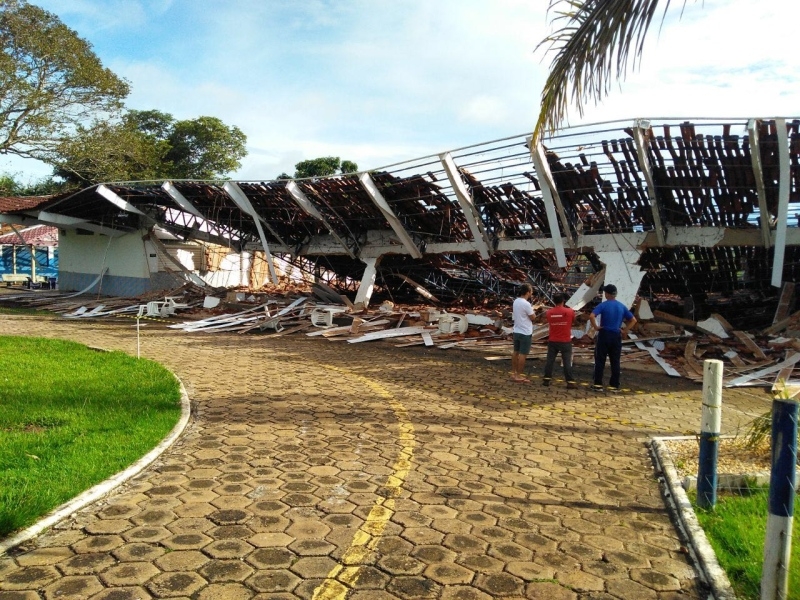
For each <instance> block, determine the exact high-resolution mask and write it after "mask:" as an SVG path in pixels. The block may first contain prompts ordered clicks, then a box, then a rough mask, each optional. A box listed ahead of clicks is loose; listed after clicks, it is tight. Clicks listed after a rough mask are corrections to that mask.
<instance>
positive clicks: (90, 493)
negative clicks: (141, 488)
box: [0, 365, 191, 556]
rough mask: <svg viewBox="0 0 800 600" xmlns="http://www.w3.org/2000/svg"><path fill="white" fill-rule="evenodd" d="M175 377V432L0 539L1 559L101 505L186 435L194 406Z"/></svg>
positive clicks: (173, 430)
mask: <svg viewBox="0 0 800 600" xmlns="http://www.w3.org/2000/svg"><path fill="white" fill-rule="evenodd" d="M162 366H163V365H162ZM164 368H166V367H164ZM170 372H171V371H170ZM172 376H173V377H175V379H176V380H177V381H178V384H179V385H180V391H181V417H180V419H178V422H177V423H176V424H175V427H173V428H172V431H170V432H169V434H168V435H167V437H165V438H164V439H163V440H161V442H159V444H158V445H157V446H156V447H155V448H153V449H152V450H151V451H150V452H148V453H147V454H145V455H144V456H143V457H142V458H140V459H139V460H137V461H136V462H135V463H133V464H132V465H131V466H129V467H128V468H127V469H124V470H123V471H120V472H119V473H117V474H116V475H113V476H112V477H110V478H109V479H106V480H105V481H102V482H100V483H98V484H97V485H95V486H94V487H91V488H89V489H88V490H86V491H85V492H83V493H81V494H79V495H78V496H75V498H73V499H72V500H70V501H68V502H65V503H64V504H62V505H61V506H59V507H58V508H56V509H54V510H53V511H52V512H50V513H48V514H47V515H45V516H44V517H42V518H41V519H40V520H39V521H37V522H36V523H34V524H33V525H31V526H30V527H28V528H27V529H23V530H22V531H20V532H19V533H17V534H16V535H14V536H13V537H10V538H6V539H4V540H0V556H2V555H3V554H5V553H6V552H7V551H8V550H9V549H11V548H14V547H15V546H19V545H20V544H23V543H25V542H27V541H28V540H30V539H32V538H34V537H36V536H37V535H39V534H40V533H42V532H43V531H44V530H45V529H48V528H49V527H52V526H53V525H55V524H56V523H58V522H59V521H62V520H63V519H66V518H67V517H69V516H70V515H72V514H73V513H75V512H77V511H79V510H80V509H82V508H85V507H86V506H89V505H90V504H92V503H93V502H97V501H98V500H100V499H101V498H102V497H103V496H105V495H107V494H108V493H109V492H111V491H113V490H114V489H115V488H117V487H119V486H120V485H122V484H123V483H125V482H126V481H128V480H129V479H131V478H133V477H135V476H136V475H138V474H139V473H141V472H142V471H143V470H144V469H145V468H147V467H148V466H150V464H151V463H153V462H154V461H155V460H156V459H157V458H158V457H159V456H161V455H162V454H163V453H164V452H165V451H166V450H167V449H168V448H169V447H170V446H172V445H173V444H174V443H175V442H176V441H177V439H178V438H179V437H180V436H181V434H182V433H183V430H184V429H186V426H187V425H188V424H189V418H190V412H191V404H190V401H189V394H187V393H186V388H185V387H183V382H182V381H181V380H180V378H179V377H178V376H177V375H175V373H172Z"/></svg>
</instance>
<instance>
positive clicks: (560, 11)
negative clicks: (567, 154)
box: [533, 0, 688, 139]
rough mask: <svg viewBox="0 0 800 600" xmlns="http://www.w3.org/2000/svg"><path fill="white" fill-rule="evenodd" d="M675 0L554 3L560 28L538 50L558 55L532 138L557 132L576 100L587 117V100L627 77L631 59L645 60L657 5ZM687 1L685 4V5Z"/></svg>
mask: <svg viewBox="0 0 800 600" xmlns="http://www.w3.org/2000/svg"><path fill="white" fill-rule="evenodd" d="M670 1H671V0H551V2H550V7H549V9H548V13H549V14H552V15H553V17H552V19H551V23H552V24H553V25H555V26H557V29H556V30H555V31H554V32H553V33H552V34H551V35H549V36H548V37H547V38H545V39H544V40H542V42H540V43H539V45H538V46H537V48H536V49H537V50H539V49H540V48H542V47H546V51H547V52H548V53H550V52H555V54H556V55H555V57H554V58H553V61H552V63H551V65H550V74H549V76H548V78H547V81H546V82H545V85H544V89H543V91H542V104H541V109H540V112H539V118H538V120H537V122H536V129H535V130H534V134H533V136H534V139H539V137H540V136H541V135H542V134H543V133H545V132H548V133H553V132H554V131H555V130H556V129H557V128H558V126H559V125H560V124H561V122H562V121H563V120H564V118H565V117H566V115H567V108H568V106H569V103H570V101H572V102H573V103H574V104H575V105H576V107H577V109H578V114H580V115H583V103H584V102H585V101H586V100H594V101H595V102H597V101H599V100H601V99H602V98H603V97H604V96H605V95H606V94H607V93H608V91H609V88H610V86H611V84H612V83H613V82H614V81H617V80H620V79H623V78H624V75H625V72H626V70H627V67H628V61H629V59H630V58H631V57H633V66H634V67H635V66H636V62H637V60H640V59H641V54H642V47H643V45H644V42H645V38H646V35H647V31H648V29H649V27H650V24H651V23H652V21H653V16H654V15H655V13H656V8H657V7H658V5H659V3H661V4H663V5H664V13H666V10H667V9H668V8H669V4H670ZM686 1H688V0H684V6H685V3H686Z"/></svg>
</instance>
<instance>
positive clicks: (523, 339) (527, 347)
mask: <svg viewBox="0 0 800 600" xmlns="http://www.w3.org/2000/svg"><path fill="white" fill-rule="evenodd" d="M532 337H533V336H532V335H525V334H524V333H515V334H514V352H519V353H520V354H525V355H527V354H529V353H530V351H531V338H532Z"/></svg>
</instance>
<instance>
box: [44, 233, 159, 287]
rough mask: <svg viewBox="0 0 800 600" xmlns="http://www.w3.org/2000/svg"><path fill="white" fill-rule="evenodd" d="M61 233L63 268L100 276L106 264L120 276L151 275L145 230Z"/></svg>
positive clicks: (68, 270) (111, 273)
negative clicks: (111, 233)
mask: <svg viewBox="0 0 800 600" xmlns="http://www.w3.org/2000/svg"><path fill="white" fill-rule="evenodd" d="M63 231H64V230H62V233H60V234H59V259H60V263H59V270H60V271H66V272H70V273H88V274H93V275H99V274H100V271H101V269H102V268H103V267H107V268H108V274H109V275H114V276H118V277H136V278H145V279H149V278H150V269H149V268H148V265H147V253H146V251H145V246H144V241H143V240H142V235H143V232H139V231H136V232H133V233H130V234H127V235H123V236H120V237H117V238H109V237H107V236H104V235H99V234H94V235H78V234H77V233H76V232H75V231H74V230H66V233H63Z"/></svg>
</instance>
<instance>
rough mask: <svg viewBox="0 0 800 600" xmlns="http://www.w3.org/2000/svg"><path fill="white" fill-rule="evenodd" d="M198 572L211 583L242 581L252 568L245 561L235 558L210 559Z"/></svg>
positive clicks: (250, 572)
mask: <svg viewBox="0 0 800 600" xmlns="http://www.w3.org/2000/svg"><path fill="white" fill-rule="evenodd" d="M199 573H200V574H201V575H202V576H203V577H204V578H205V579H206V581H209V582H212V583H219V582H223V581H244V580H245V579H247V578H248V577H249V576H250V575H251V574H252V573H253V569H252V568H251V567H250V565H248V564H247V563H245V562H242V561H240V560H235V559H227V560H217V559H215V560H210V561H208V562H207V563H206V564H205V565H203V566H202V567H201V568H200V571H199Z"/></svg>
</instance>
